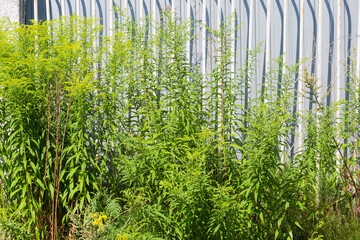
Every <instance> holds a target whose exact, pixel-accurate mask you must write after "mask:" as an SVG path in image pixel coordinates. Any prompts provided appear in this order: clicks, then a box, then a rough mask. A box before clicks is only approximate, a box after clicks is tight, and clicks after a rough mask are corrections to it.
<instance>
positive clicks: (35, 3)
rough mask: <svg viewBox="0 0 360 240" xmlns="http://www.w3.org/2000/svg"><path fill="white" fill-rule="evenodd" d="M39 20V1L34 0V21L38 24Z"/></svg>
mask: <svg viewBox="0 0 360 240" xmlns="http://www.w3.org/2000/svg"><path fill="white" fill-rule="evenodd" d="M38 20H39V8H38V0H34V21H35V22H38Z"/></svg>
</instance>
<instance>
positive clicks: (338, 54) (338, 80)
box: [335, 0, 342, 172]
mask: <svg viewBox="0 0 360 240" xmlns="http://www.w3.org/2000/svg"><path fill="white" fill-rule="evenodd" d="M341 1H342V0H338V4H337V11H336V13H337V14H336V15H337V16H336V21H337V26H336V41H337V42H336V102H338V101H339V100H340V94H341V88H340V87H341V86H340V83H341ZM340 114H341V113H340V109H337V110H336V114H335V117H336V123H337V127H339V124H340ZM339 135H340V132H339ZM339 135H338V136H337V138H338V141H339V143H340V141H341V140H340V136H339ZM340 151H341V149H338V151H337V152H336V158H337V164H338V171H339V172H340V162H341V161H340V158H341V153H340Z"/></svg>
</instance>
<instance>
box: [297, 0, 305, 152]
mask: <svg viewBox="0 0 360 240" xmlns="http://www.w3.org/2000/svg"><path fill="white" fill-rule="evenodd" d="M299 47H300V49H299V51H300V52H299V60H300V62H301V64H300V65H299V77H298V79H297V81H298V97H297V101H298V109H297V111H298V112H299V116H298V123H299V150H301V149H302V147H303V142H304V139H303V138H304V124H303V122H302V119H301V116H300V114H302V113H303V110H304V109H303V108H304V103H303V101H304V98H303V97H302V95H301V92H302V91H303V88H304V84H303V79H302V78H303V75H304V64H303V61H304V59H303V58H304V0H300V46H299Z"/></svg>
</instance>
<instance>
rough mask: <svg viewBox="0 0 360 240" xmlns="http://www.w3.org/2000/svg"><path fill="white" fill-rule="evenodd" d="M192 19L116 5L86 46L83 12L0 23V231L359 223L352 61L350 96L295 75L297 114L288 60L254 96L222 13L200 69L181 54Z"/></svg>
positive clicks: (167, 230)
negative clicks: (330, 96) (297, 140)
mask: <svg viewBox="0 0 360 240" xmlns="http://www.w3.org/2000/svg"><path fill="white" fill-rule="evenodd" d="M119 15H121V13H119ZM121 16H122V15H121ZM150 25H153V26H152V27H154V28H155V29H156V31H155V33H154V34H150V33H149V31H148V30H149V27H150ZM190 26H191V24H190V22H189V21H184V22H180V21H179V20H178V19H177V18H176V17H175V16H174V15H173V14H172V13H169V12H163V13H162V17H161V22H160V23H154V22H153V21H152V20H151V19H142V20H140V21H138V22H133V21H132V20H130V19H128V18H126V17H121V18H120V20H119V21H118V22H117V23H116V28H115V29H114V32H113V34H112V37H103V38H102V39H103V40H102V42H101V44H100V45H99V46H98V47H94V45H95V44H94V41H96V39H97V36H98V34H99V32H100V26H98V25H96V24H95V22H94V21H93V20H85V19H82V18H79V17H70V18H62V19H60V20H53V21H51V22H44V23H41V24H34V25H31V26H21V27H13V26H11V25H9V24H6V23H2V25H1V31H0V59H1V61H0V76H1V78H0V125H1V129H0V161H1V164H0V179H1V183H0V185H1V197H2V198H1V207H2V208H1V212H0V214H1V215H0V216H1V219H0V227H1V231H2V234H3V237H4V238H14V239H50V238H51V239H276V238H278V239H321V238H322V237H325V238H326V239H338V237H339V236H341V235H342V237H343V236H344V235H346V237H345V238H347V239H350V238H351V237H352V236H354V235H353V234H356V232H355V231H353V230H352V229H356V227H357V226H359V223H358V219H359V211H360V203H359V191H360V189H359V180H360V177H359V176H360V173H359V170H358V168H357V166H358V165H357V164H358V162H357V161H358V151H359V150H358V149H359V148H358V141H359V133H358V129H359V125H360V118H359V114H358V109H359V105H360V100H359V94H360V93H358V91H359V88H358V87H357V86H358V84H359V79H358V77H357V76H356V74H355V73H354V72H351V68H349V76H350V79H351V86H349V91H350V92H349V95H350V96H351V100H350V101H342V102H339V103H336V104H334V105H333V106H324V104H323V101H322V99H321V97H320V94H319V93H318V89H317V88H316V87H315V86H316V80H315V79H314V78H313V77H311V76H308V75H306V74H305V75H304V76H302V80H303V81H305V84H306V86H307V90H302V92H301V94H303V95H304V96H305V97H308V98H309V100H310V101H313V104H314V106H316V108H315V110H314V111H310V112H308V113H303V115H302V116H299V117H297V119H296V118H295V116H294V114H293V112H292V109H293V107H294V104H296V103H295V102H294V98H293V93H294V91H295V89H294V86H295V81H297V79H294V76H295V73H296V72H297V71H298V66H285V65H284V63H282V62H281V59H280V60H278V61H279V62H278V64H274V66H278V67H279V69H280V68H281V69H285V70H286V71H283V72H282V71H280V70H279V69H277V68H273V69H271V71H270V72H269V73H268V74H267V76H266V84H265V85H264V86H262V91H261V94H260V97H258V98H254V99H251V98H250V97H249V94H248V93H249V92H250V91H251V89H250V86H248V79H251V78H252V73H253V71H252V69H255V67H254V66H253V64H254V61H249V63H248V64H247V65H246V66H244V68H243V69H242V70H239V71H237V72H233V71H232V70H231V64H232V59H233V56H234V52H232V51H231V49H232V48H231V44H232V41H233V39H232V38H231V36H233V34H232V33H233V32H232V31H234V30H233V29H231V27H230V24H227V23H226V22H225V23H224V24H223V25H221V26H220V27H219V30H217V31H214V30H211V29H209V30H208V32H209V34H210V35H211V38H210V39H211V41H210V40H209V44H213V46H214V54H213V55H212V61H213V65H214V68H213V70H212V72H211V73H210V74H208V75H206V76H205V75H203V74H201V73H200V72H199V71H198V68H197V67H196V66H192V65H190V64H189V59H188V58H187V56H188V55H187V52H186V43H187V42H188V41H189V40H190V34H189V29H190ZM256 53H257V52H256V51H255V52H251V53H250V55H252V56H253V55H255V54H256ZM352 65H354V64H352ZM238 73H240V74H238ZM279 74H281V78H282V81H281V83H278V81H277V80H278V76H279ZM340 110H341V113H342V115H341V119H335V116H337V115H336V114H335V113H336V112H337V111H340ZM297 121H304V122H305V123H306V124H305V126H306V129H303V130H302V131H304V133H305V134H304V136H305V137H304V146H302V148H301V151H300V150H299V151H297V150H296V149H295V151H292V150H293V149H294V146H292V145H290V144H289V142H290V137H291V135H295V134H296V133H295V130H294V128H293V126H294V125H295V124H296V122H297ZM290 152H294V153H293V154H289V153H290ZM339 226H342V227H339ZM343 239H344V237H343Z"/></svg>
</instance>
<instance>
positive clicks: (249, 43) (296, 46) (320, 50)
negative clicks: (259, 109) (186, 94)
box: [27, 0, 360, 128]
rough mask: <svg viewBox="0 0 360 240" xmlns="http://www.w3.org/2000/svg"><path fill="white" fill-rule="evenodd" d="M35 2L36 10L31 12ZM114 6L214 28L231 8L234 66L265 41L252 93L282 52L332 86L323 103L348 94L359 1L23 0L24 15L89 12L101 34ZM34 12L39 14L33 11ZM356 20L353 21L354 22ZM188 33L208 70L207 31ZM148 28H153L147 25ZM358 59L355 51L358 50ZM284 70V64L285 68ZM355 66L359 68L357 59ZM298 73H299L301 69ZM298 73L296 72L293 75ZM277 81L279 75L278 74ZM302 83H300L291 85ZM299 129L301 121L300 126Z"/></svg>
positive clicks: (195, 56) (196, 59)
mask: <svg viewBox="0 0 360 240" xmlns="http://www.w3.org/2000/svg"><path fill="white" fill-rule="evenodd" d="M34 2H37V5H38V11H34ZM115 5H118V6H120V7H121V8H123V9H128V11H127V13H128V15H131V16H133V18H134V19H139V18H141V17H144V16H147V15H149V14H151V13H152V14H153V17H155V19H156V20H157V21H159V20H160V11H161V10H165V9H171V10H172V11H174V12H176V14H177V15H178V16H179V17H180V19H185V18H189V17H191V18H192V19H193V20H194V21H195V23H205V24H206V25H208V26H209V27H210V28H217V26H218V25H219V23H220V22H221V21H223V20H224V19H225V18H226V17H229V16H230V15H231V13H233V12H235V13H236V15H237V17H236V18H235V19H234V22H233V23H232V26H234V27H237V26H240V29H239V30H237V31H236V32H235V37H236V38H237V40H236V41H235V42H234V44H233V48H234V50H236V52H237V53H236V55H235V57H234V58H235V64H234V66H232V67H233V69H239V68H240V67H241V66H243V65H244V64H246V62H247V60H248V51H247V49H250V50H253V49H255V47H256V46H257V45H258V44H260V43H261V42H264V44H263V46H262V48H263V49H264V50H265V51H264V52H262V53H260V54H259V55H258V59H257V62H258V63H259V64H258V66H257V67H256V74H255V77H254V78H253V79H251V83H250V86H251V89H252V91H251V93H250V94H251V95H252V96H256V95H257V94H258V91H259V90H261V88H260V84H262V83H264V82H265V77H264V75H265V74H266V73H267V71H268V69H269V68H270V67H271V66H270V64H269V65H267V64H266V62H267V61H269V59H270V58H277V57H279V56H281V55H282V54H284V53H285V58H284V61H285V62H286V63H288V64H295V63H296V62H298V61H299V59H302V58H307V59H308V60H307V61H305V62H304V63H303V64H302V65H301V67H306V68H307V70H308V71H309V72H310V73H311V74H314V76H315V77H316V78H320V82H319V86H320V85H322V88H321V89H322V92H323V96H324V98H325V94H326V90H327V89H328V88H329V86H331V85H334V91H332V93H331V95H329V96H327V97H326V103H327V104H330V103H331V102H332V101H336V100H338V99H343V98H348V97H349V96H348V94H347V93H346V90H345V88H346V84H347V82H348V80H349V78H348V77H347V76H346V73H345V68H344V67H343V64H344V63H345V62H347V63H349V60H348V58H347V56H348V53H349V52H350V50H351V49H352V48H353V47H356V46H357V47H359V46H360V41H359V37H358V36H359V34H360V32H359V31H360V18H359V14H358V10H359V9H360V1H351V0H28V1H27V10H28V11H27V16H28V17H31V18H34V16H38V18H39V19H42V20H46V19H47V18H50V19H53V18H59V17H60V15H72V14H75V13H77V14H79V15H82V16H85V17H91V16H93V15H95V16H96V18H99V21H100V23H101V24H102V25H103V26H104V32H103V34H105V35H109V34H110V32H111V31H110V29H111V28H112V27H113V25H112V23H113V21H112V19H113V17H114V14H113V12H112V10H111V9H112V7H113V6H115ZM35 12H38V14H34V13H35ZM356 23H357V24H356ZM197 26H198V27H197V28H195V29H194V32H192V34H196V35H198V36H199V38H198V39H197V40H195V41H194V42H193V43H189V45H188V46H187V49H188V50H189V58H190V61H191V63H193V64H197V65H199V67H200V69H201V71H203V72H207V73H209V72H210V71H211V62H210V61H209V57H210V54H211V49H209V47H208V46H207V44H206V43H207V41H206V39H205V38H204V36H206V34H207V32H206V29H205V28H203V27H202V26H201V25H197ZM151 31H152V30H151ZM358 59H360V54H359V55H358ZM284 70H285V69H284ZM357 71H358V72H360V63H359V61H358V66H357ZM300 74H301V73H300ZM298 77H299V74H295V75H294V78H295V79H297V78H298ZM279 81H281V76H279ZM301 87H303V84H302V83H301V82H299V81H298V82H297V83H296V88H301ZM294 97H295V98H297V101H298V104H297V106H296V109H294V110H295V111H296V110H307V109H312V107H313V106H312V104H311V103H310V102H309V101H308V100H306V99H303V98H302V97H301V96H297V94H296V92H294ZM300 128H301V126H300Z"/></svg>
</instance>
